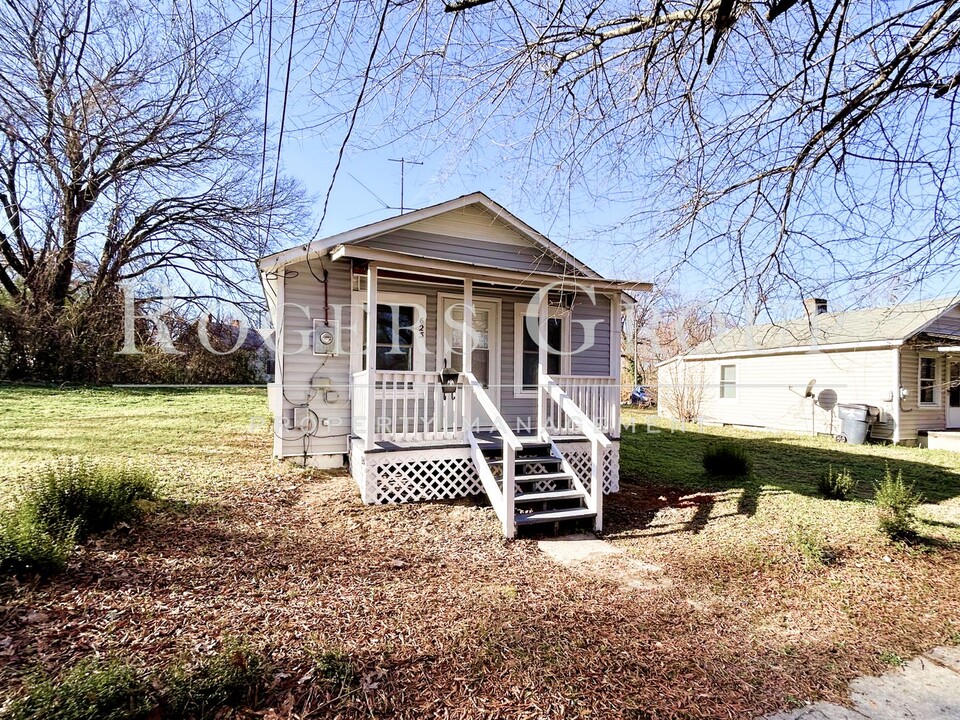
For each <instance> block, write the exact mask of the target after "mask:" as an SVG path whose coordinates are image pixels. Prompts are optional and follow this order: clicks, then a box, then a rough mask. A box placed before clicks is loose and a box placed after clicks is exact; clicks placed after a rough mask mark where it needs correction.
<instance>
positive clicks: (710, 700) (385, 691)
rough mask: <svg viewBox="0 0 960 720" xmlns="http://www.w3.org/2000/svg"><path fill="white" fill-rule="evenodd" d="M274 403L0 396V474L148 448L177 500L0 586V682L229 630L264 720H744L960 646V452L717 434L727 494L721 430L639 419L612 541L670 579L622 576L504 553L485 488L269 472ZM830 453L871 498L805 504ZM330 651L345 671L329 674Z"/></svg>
mask: <svg viewBox="0 0 960 720" xmlns="http://www.w3.org/2000/svg"><path fill="white" fill-rule="evenodd" d="M264 404H265V400H264V397H263V395H262V394H261V393H259V392H256V391H232V390H231V391H193V392H183V391H181V392H166V393H161V392H121V391H115V390H85V391H75V390H70V391H61V392H55V391H46V390H43V391H40V390H34V389H23V388H14V389H10V388H7V389H0V446H2V447H0V468H2V473H3V474H4V476H5V477H7V478H8V480H7V482H8V483H9V478H12V477H15V476H18V475H22V474H24V473H27V472H29V468H30V467H32V466H35V465H36V464H37V463H39V462H42V461H43V460H44V459H47V458H49V457H52V456H53V455H55V454H58V453H71V454H86V455H89V456H91V457H95V458H101V459H104V460H107V461H123V460H127V459H129V460H133V461H136V462H142V463H146V464H149V465H150V466H152V467H154V468H155V469H156V470H157V472H158V473H159V474H160V475H161V477H163V478H164V481H165V483H166V495H167V496H168V497H170V498H172V501H171V502H168V503H165V504H163V505H161V506H160V507H159V508H158V509H157V511H156V512H154V513H153V514H152V515H150V516H149V517H147V518H146V519H144V520H143V521H142V522H140V523H139V524H136V525H134V526H133V527H132V528H130V529H123V530H120V531H116V532H114V533H112V534H108V535H104V536H101V537H98V538H96V539H93V540H91V541H89V542H88V543H87V544H85V545H84V546H83V547H81V548H80V549H79V551H78V553H77V554H76V556H75V558H74V560H73V561H72V562H71V565H70V567H69V569H68V570H67V572H66V573H64V574H62V575H60V576H58V577H55V578H53V579H51V580H48V581H45V582H42V583H36V582H23V583H10V582H8V583H6V584H5V585H4V586H3V589H2V591H0V592H2V594H0V692H2V693H4V694H5V695H10V694H12V693H16V692H18V691H19V688H20V687H21V685H22V682H23V678H24V676H25V674H27V673H29V672H30V671H32V670H33V669H35V668H36V667H38V666H41V667H45V668H48V669H57V668H63V667H67V666H69V665H70V664H72V663H73V662H75V661H77V660H80V659H82V658H88V657H91V656H92V655H102V656H111V655H112V656H121V657H123V658H125V659H128V660H130V661H132V662H135V663H138V664H141V665H143V666H144V667H147V668H153V667H159V666H162V665H164V664H166V663H169V662H173V661H175V660H176V659H177V658H183V657H185V656H195V655H202V654H207V653H210V652H212V651H213V650H215V649H216V648H217V647H219V646H220V645H221V644H222V643H224V642H226V641H228V640H229V639H232V638H237V637H243V638H246V639H248V640H249V641H250V642H253V643H256V644H260V645H263V646H264V647H265V648H267V650H268V652H269V655H270V659H271V661H272V664H273V668H274V670H273V673H272V676H271V683H270V690H269V695H268V703H267V706H268V707H269V708H272V709H271V710H270V711H269V712H267V714H266V716H267V717H334V716H338V717H344V718H352V717H463V718H474V717H504V718H515V717H517V718H559V717H579V716H585V717H596V718H645V717H649V718H744V717H751V716H753V715H755V714H758V713H761V712H765V711H769V710H774V709H777V708H781V707H786V706H789V705H790V704H792V703H797V702H801V701H803V700H809V699H819V698H828V699H835V700H836V699H840V698H841V697H842V693H843V691H844V687H845V684H846V682H847V681H848V680H849V679H850V678H851V677H853V676H856V675H859V674H862V673H866V672H875V671H880V670H883V669H886V668H888V667H889V665H890V663H895V662H897V661H898V659H899V658H906V657H908V656H910V655H913V654H915V653H917V652H919V651H920V650H923V649H926V648H929V647H932V646H934V645H937V644H943V643H949V642H957V641H958V640H960V635H958V633H960V551H958V549H957V546H956V543H958V542H960V531H958V528H957V526H958V524H960V518H958V517H957V507H958V505H957V502H958V501H957V495H958V494H960V492H958V488H960V476H958V467H960V462H958V461H957V460H956V459H955V458H954V456H949V455H946V454H934V453H927V452H924V451H920V450H911V449H905V448H879V447H870V448H862V449H854V448H838V447H836V446H833V445H831V444H829V443H825V442H820V441H818V440H814V439H802V438H795V437H781V436H773V435H760V434H752V433H732V432H728V431H723V434H724V435H727V436H735V437H737V438H738V439H739V441H741V442H743V443H745V444H746V445H747V446H748V449H749V451H750V453H751V455H752V457H753V460H754V471H753V476H752V477H751V478H750V479H749V480H747V481H744V482H730V483H724V484H717V483H716V482H714V481H711V480H709V479H707V478H706V477H705V476H704V475H703V473H702V471H701V470H700V469H699V453H700V451H701V450H702V448H703V447H704V446H705V445H706V444H707V443H709V442H710V441H711V440H712V439H713V438H714V436H715V435H714V434H715V433H719V432H720V431H719V430H717V431H711V430H698V431H696V432H688V433H683V434H681V433H670V432H668V431H666V430H667V428H666V427H664V426H662V424H661V423H659V421H656V420H654V421H653V422H654V429H661V430H664V432H659V433H650V432H647V431H646V427H645V426H643V425H642V424H641V426H640V427H638V428H637V431H636V432H632V433H627V434H626V435H625V438H624V447H623V463H622V464H623V481H624V485H623V488H624V489H623V492H621V493H620V494H619V495H616V496H612V497H610V498H608V499H607V503H606V508H607V515H606V525H607V537H608V539H610V540H611V541H612V542H613V543H614V544H615V545H616V546H617V547H620V548H623V549H624V550H625V551H626V552H628V553H629V554H630V555H632V556H634V557H636V558H637V559H638V560H640V561H642V562H645V563H651V564H655V565H658V566H660V567H661V568H662V570H661V571H660V574H661V575H662V576H663V577H664V578H665V579H668V580H669V582H664V583H662V584H660V585H657V586H656V587H654V588H653V589H646V590H636V589H631V588H629V587H624V586H622V585H620V584H618V583H617V582H616V581H615V580H609V579H604V578H603V577H598V576H583V575H578V574H575V573H573V572H571V571H570V570H569V569H568V568H564V567H561V566H558V565H555V564H553V563H552V562H551V561H549V560H547V559H546V558H545V557H544V556H543V555H541V554H540V553H539V552H538V550H537V548H536V543H535V542H534V541H533V540H531V539H521V540H518V541H514V542H505V541H504V540H503V539H502V538H501V537H500V535H499V528H498V523H497V521H496V519H495V517H494V515H493V513H492V511H491V510H490V509H489V508H488V507H485V506H484V505H483V504H482V503H481V502H476V503H473V502H466V501H464V502H454V503H425V504H419V505H405V506H385V507H367V506H364V505H362V504H361V503H360V501H359V499H358V496H357V492H356V490H355V488H354V487H353V484H352V482H351V481H350V479H349V478H348V477H346V476H345V475H343V474H321V473H309V472H303V471H299V470H296V469H294V468H290V467H287V466H281V465H276V464H274V463H273V462H272V461H271V460H270V459H269V445H270V439H271V436H270V430H269V429H264V428H263V427H262V426H261V425H260V424H259V422H258V420H257V419H256V418H258V417H262V416H263V415H264V414H265V407H264ZM632 417H633V416H632V415H630V414H626V419H627V420H628V421H629V420H630V419H632ZM251 418H254V421H253V423H252V424H251ZM641 419H642V420H644V421H645V420H646V418H645V417H644V418H641ZM887 460H889V461H890V462H891V464H892V465H894V466H895V467H899V468H901V469H902V470H903V472H904V475H905V477H907V478H914V479H916V480H917V483H918V487H919V488H920V489H921V490H922V491H923V492H924V493H925V494H926V495H927V496H928V498H930V499H931V500H932V501H933V504H931V505H928V506H924V507H923V508H922V514H923V517H924V518H925V519H926V520H927V521H928V522H925V523H924V524H923V525H922V526H921V529H922V532H923V533H924V535H925V536H926V537H927V538H928V541H927V542H926V543H924V544H922V545H919V546H916V547H903V546H892V545H890V544H889V543H888V542H887V541H886V540H885V539H883V538H882V537H881V536H880V535H879V534H878V533H877V532H876V530H875V527H874V525H875V523H874V514H873V510H872V508H871V507H870V505H869V503H868V497H867V496H868V495H869V493H868V490H869V485H868V483H867V482H866V481H867V480H869V479H873V478H874V477H879V474H882V471H883V467H884V462H885V461H887ZM830 462H833V463H834V464H844V463H845V464H846V465H847V466H848V467H849V468H850V469H851V470H852V471H854V472H855V474H856V473H858V472H859V473H860V474H861V475H862V476H863V480H864V483H863V486H862V490H863V496H862V497H861V498H860V499H858V500H857V501H853V502H847V503H840V502H836V501H827V500H822V499H819V498H818V497H817V496H816V493H815V487H816V480H817V478H818V474H819V472H820V471H821V470H822V471H823V472H825V471H826V467H825V465H826V464H828V463H830ZM821 466H823V467H821ZM868 476H869V477H868ZM331 653H333V654H341V655H342V656H343V657H345V658H346V659H347V660H348V662H349V664H350V666H351V668H352V669H353V670H354V671H355V673H354V675H353V677H352V678H351V679H350V681H349V682H346V683H340V684H336V683H331V682H329V681H328V680H327V679H326V676H325V674H324V665H323V661H322V660H321V659H322V658H325V657H330V655H331ZM338 656H340V655H338ZM261 711H262V709H261ZM240 713H241V714H242V715H244V716H247V715H249V716H251V717H252V716H254V715H253V713H252V711H251V712H249V713H248V712H246V711H240Z"/></svg>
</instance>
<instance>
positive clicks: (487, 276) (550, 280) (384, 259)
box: [330, 245, 653, 292]
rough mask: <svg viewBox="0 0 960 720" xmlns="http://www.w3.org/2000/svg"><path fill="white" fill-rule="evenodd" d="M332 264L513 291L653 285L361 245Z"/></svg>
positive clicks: (336, 253)
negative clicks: (361, 263) (373, 265)
mask: <svg viewBox="0 0 960 720" xmlns="http://www.w3.org/2000/svg"><path fill="white" fill-rule="evenodd" d="M330 258H331V259H332V260H342V259H346V258H351V259H355V260H367V261H369V262H377V263H378V264H381V266H382V267H383V268H384V269H386V268H392V269H397V270H403V271H404V272H408V273H412V274H418V275H424V276H428V277H448V278H450V279H453V280H463V279H466V278H469V279H471V280H475V281H478V282H482V283H485V284H489V285H499V286H504V287H510V288H520V287H542V286H544V285H551V284H556V285H557V289H558V290H563V289H564V287H565V286H569V287H570V288H571V289H573V288H576V287H579V288H584V287H590V288H592V289H594V290H596V291H598V292H631V291H632V292H649V291H650V290H652V289H653V285H652V284H651V283H648V282H642V281H639V280H610V279H607V278H591V277H584V276H582V275H573V274H571V275H553V274H550V273H538V272H527V271H523V270H508V269H504V268H502V267H497V266H494V265H483V264H481V263H468V262H458V261H455V260H444V259H440V258H432V257H428V256H426V255H413V254H409V253H399V252H394V251H391V250H379V249H376V248H369V247H364V246H360V245H337V246H336V247H335V248H333V249H332V250H331V251H330Z"/></svg>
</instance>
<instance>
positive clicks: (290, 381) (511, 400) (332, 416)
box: [277, 263, 619, 456]
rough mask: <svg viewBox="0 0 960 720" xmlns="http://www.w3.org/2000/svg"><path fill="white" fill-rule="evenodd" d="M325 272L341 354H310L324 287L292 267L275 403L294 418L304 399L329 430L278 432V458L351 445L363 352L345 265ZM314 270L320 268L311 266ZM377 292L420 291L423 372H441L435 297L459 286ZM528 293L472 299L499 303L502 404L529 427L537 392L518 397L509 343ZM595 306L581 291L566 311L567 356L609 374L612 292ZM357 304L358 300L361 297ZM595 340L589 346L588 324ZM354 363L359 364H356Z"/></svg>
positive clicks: (588, 371)
mask: <svg viewBox="0 0 960 720" xmlns="http://www.w3.org/2000/svg"><path fill="white" fill-rule="evenodd" d="M327 269H328V270H329V278H328V281H329V288H328V292H329V302H330V305H331V319H334V320H337V319H338V320H339V324H340V343H341V352H340V354H339V355H338V356H336V357H328V358H323V357H320V356H316V355H314V354H313V347H312V342H311V337H312V331H313V320H314V319H315V318H323V317H324V299H323V285H322V284H321V283H320V282H319V281H318V280H317V279H316V278H315V277H314V276H313V274H312V273H311V272H310V269H309V268H308V267H307V265H306V263H300V264H297V265H291V266H290V267H288V268H287V273H286V277H285V278H284V280H283V282H284V293H285V313H284V318H283V322H282V328H283V332H282V336H283V353H282V357H281V362H280V365H281V375H280V376H279V377H278V378H277V381H278V382H282V383H283V388H284V396H285V397H283V398H282V399H281V400H280V406H281V410H280V414H281V416H282V417H284V418H289V419H292V414H293V410H294V407H295V406H296V405H300V404H303V403H307V405H308V407H309V408H310V409H311V410H312V411H313V412H314V413H316V414H317V416H318V417H319V418H320V419H328V420H329V421H330V427H329V428H321V429H320V432H319V436H317V437H308V438H306V443H307V444H306V446H304V442H305V440H304V438H303V437H302V433H301V432H300V431H299V430H283V429H281V430H279V433H280V435H281V439H280V440H279V441H278V443H277V448H278V449H277V452H278V454H281V455H282V456H302V455H303V453H304V449H306V452H307V454H309V455H313V454H341V453H346V452H347V450H348V436H349V433H350V414H351V413H350V400H349V398H350V380H351V353H360V352H361V349H362V346H363V343H362V339H363V334H362V329H361V328H359V327H357V328H354V329H353V332H351V328H352V323H354V322H358V321H359V318H358V317H353V315H352V314H351V301H352V290H351V276H350V266H349V264H348V263H332V264H328V265H327ZM314 270H315V271H317V273H319V268H318V267H314ZM377 287H378V290H379V292H382V293H402V294H415V295H423V296H425V300H426V324H425V337H424V344H425V347H424V352H425V362H424V367H425V369H426V370H427V371H432V370H435V369H439V367H440V366H441V362H440V361H439V359H438V350H439V342H438V340H439V337H438V330H439V329H440V325H439V323H438V321H439V320H441V317H440V305H439V302H440V298H439V296H440V294H448V295H454V296H457V297H462V294H463V288H462V286H461V285H444V284H436V283H421V282H415V281H414V282H411V281H406V280H397V279H388V278H383V277H381V278H380V279H379V281H378V283H377ZM531 297H532V293H523V292H517V291H503V292H494V291H489V290H484V291H478V292H476V293H475V298H476V299H477V300H499V301H500V310H501V312H500V318H499V326H500V337H499V340H500V385H501V387H500V398H499V402H500V409H501V414H502V415H503V416H504V417H505V419H506V420H507V422H508V423H510V425H511V426H512V427H518V426H519V427H520V428H524V427H532V426H533V424H534V423H535V421H536V399H535V397H534V396H524V395H522V394H517V393H516V392H515V389H514V381H515V377H516V373H517V368H516V367H515V358H514V348H515V342H516V327H515V306H516V305H517V304H520V305H526V304H527V303H529V302H530V299H531ZM596 300H597V302H596V305H594V304H593V303H592V302H591V301H590V300H589V298H587V297H585V296H580V297H578V298H577V299H576V300H575V302H574V305H573V307H572V309H571V316H570V317H571V322H570V343H571V349H572V350H573V351H574V353H575V354H573V356H572V357H571V370H572V372H573V374H577V375H593V376H609V375H610V353H611V351H612V352H617V353H619V327H618V326H617V327H613V328H611V323H610V303H611V300H610V298H609V297H606V296H603V295H597V298H596ZM361 302H362V301H361ZM591 328H592V330H593V332H592V334H593V338H592V340H593V342H592V344H591V343H590V340H591V338H590V335H591V333H590V329H591ZM357 366H358V367H359V363H357ZM314 378H329V379H330V382H331V387H332V389H334V390H335V391H337V392H338V393H339V395H340V397H339V399H338V401H337V402H333V403H327V402H325V400H324V397H323V393H318V392H316V391H315V389H314V387H313V384H312V383H313V380H314Z"/></svg>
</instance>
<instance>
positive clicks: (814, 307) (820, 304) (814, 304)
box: [803, 298, 827, 316]
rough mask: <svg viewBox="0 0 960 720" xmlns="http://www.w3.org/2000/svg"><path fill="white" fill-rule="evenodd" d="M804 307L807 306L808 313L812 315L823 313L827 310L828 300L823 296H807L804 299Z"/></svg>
mask: <svg viewBox="0 0 960 720" xmlns="http://www.w3.org/2000/svg"><path fill="white" fill-rule="evenodd" d="M803 307H805V308H806V310H807V314H808V315H810V316H813V315H823V314H824V313H825V312H827V301H826V300H824V299H823V298H807V299H806V300H804V301H803Z"/></svg>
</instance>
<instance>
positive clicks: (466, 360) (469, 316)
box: [460, 278, 473, 429]
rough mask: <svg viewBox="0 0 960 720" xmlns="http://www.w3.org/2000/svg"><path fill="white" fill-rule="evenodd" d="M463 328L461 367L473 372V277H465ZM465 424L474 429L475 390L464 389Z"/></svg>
mask: <svg viewBox="0 0 960 720" xmlns="http://www.w3.org/2000/svg"><path fill="white" fill-rule="evenodd" d="M460 330H461V340H462V342H461V350H462V351H463V360H462V362H461V367H462V368H463V372H464V373H472V372H473V344H472V341H473V279H472V278H464V279H463V327H461V328H460ZM463 424H464V426H466V427H470V428H471V429H472V426H473V391H472V390H471V391H469V392H468V391H467V388H466V386H464V391H463Z"/></svg>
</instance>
